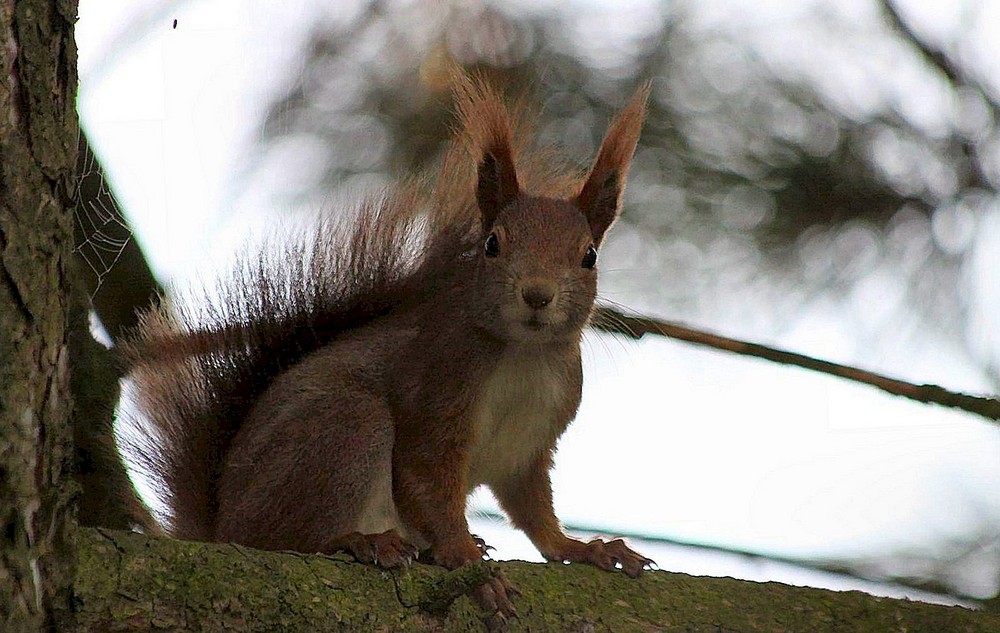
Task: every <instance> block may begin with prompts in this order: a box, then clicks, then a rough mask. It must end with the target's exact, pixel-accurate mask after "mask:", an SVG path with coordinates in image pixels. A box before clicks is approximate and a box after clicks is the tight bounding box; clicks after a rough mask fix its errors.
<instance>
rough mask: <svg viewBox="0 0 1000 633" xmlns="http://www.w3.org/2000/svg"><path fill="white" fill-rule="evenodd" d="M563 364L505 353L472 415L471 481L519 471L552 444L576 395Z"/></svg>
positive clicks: (494, 479)
mask: <svg viewBox="0 0 1000 633" xmlns="http://www.w3.org/2000/svg"><path fill="white" fill-rule="evenodd" d="M570 382H571V381H570V380H569V377H568V376H567V375H566V371H565V368H564V366H563V365H560V364H559V363H553V362H550V360H549V359H547V358H545V357H544V356H538V355H534V356H532V355H510V356H505V357H504V358H503V359H502V360H501V362H500V364H499V365H498V366H497V368H496V370H495V371H494V372H493V374H492V375H490V377H489V378H488V379H487V380H486V381H485V382H484V383H483V386H482V389H481V391H480V393H479V396H478V398H477V400H476V406H475V409H474V411H475V415H474V419H473V425H474V433H475V441H474V443H473V448H472V451H471V463H470V471H469V484H470V486H472V487H474V486H476V485H478V484H481V483H486V484H489V483H493V482H498V481H501V480H503V479H505V478H506V477H507V476H509V475H511V474H514V473H517V472H520V471H522V470H524V469H525V468H526V467H527V466H529V465H530V464H531V463H532V462H533V461H534V460H535V458H537V457H538V456H539V455H540V454H541V452H542V451H543V450H545V449H546V448H548V447H549V446H551V445H552V444H553V443H554V442H555V440H556V438H557V436H558V434H559V433H560V432H561V431H562V429H563V428H564V425H565V423H566V420H562V419H560V416H565V415H566V411H567V401H568V400H569V399H571V398H573V397H574V396H575V395H576V394H575V393H574V392H573V390H572V387H571V386H570Z"/></svg>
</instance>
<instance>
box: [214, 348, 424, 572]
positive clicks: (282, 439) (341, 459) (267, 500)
mask: <svg viewBox="0 0 1000 633" xmlns="http://www.w3.org/2000/svg"><path fill="white" fill-rule="evenodd" d="M302 369H304V370H306V371H302V372H299V371H295V369H293V370H292V371H290V372H288V374H286V375H284V376H281V377H279V379H278V380H277V381H276V382H275V383H274V384H273V385H272V386H271V388H269V389H268V391H267V392H265V394H263V396H262V398H261V399H260V400H259V401H258V403H257V405H256V406H255V407H254V409H253V411H252V412H251V414H250V416H249V417H248V419H247V422H246V423H245V424H244V426H243V428H242V429H241V430H240V433H239V434H238V435H237V437H236V438H234V441H233V444H232V446H231V448H230V451H229V453H228V455H227V456H226V464H225V467H224V468H223V472H222V476H221V478H220V482H219V494H218V514H217V517H216V519H217V520H216V533H215V540H218V541H223V542H238V543H242V544H244V545H249V546H251V547H259V548H263V549H289V550H296V551H300V552H309V553H311V552H323V553H333V552H335V551H343V550H344V549H345V541H344V539H345V538H346V537H348V536H351V535H353V534H354V533H359V534H381V533H385V532H387V531H389V530H392V529H395V528H399V529H401V527H402V526H400V525H399V520H398V517H397V514H396V511H395V506H394V504H393V500H392V445H393V424H392V417H391V413H390V411H389V408H388V406H387V405H386V403H385V402H384V400H383V399H382V398H381V397H379V396H378V395H376V394H373V393H372V392H371V391H370V390H368V389H365V388H363V387H361V386H359V385H358V384H355V383H354V381H352V380H351V379H350V373H345V372H338V371H336V368H332V367H330V366H326V367H325V368H324V369H326V370H332V371H322V372H319V371H315V369H316V368H313V371H309V368H308V367H304V368H302ZM383 540H384V541H385V545H386V547H389V545H390V540H391V537H385V538H384V539H383ZM353 542H358V543H360V544H359V545H358V547H361V546H362V545H363V543H361V542H360V541H357V539H353V540H352V539H348V544H350V543H353ZM379 543H380V544H381V541H380V542H379ZM346 549H348V550H349V551H351V550H350V549H349V548H346ZM397 549H399V550H400V551H404V549H403V548H397ZM352 553H353V551H352Z"/></svg>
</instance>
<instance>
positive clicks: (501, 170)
mask: <svg viewBox="0 0 1000 633" xmlns="http://www.w3.org/2000/svg"><path fill="white" fill-rule="evenodd" d="M477 174H478V176H477V180H476V202H477V203H478V204H479V212H480V214H481V215H482V222H483V228H484V229H488V228H489V227H491V226H493V223H494V222H495V221H496V219H497V215H499V213H500V210H501V209H503V208H504V207H505V206H507V205H508V204H510V203H511V202H513V201H514V199H515V198H516V197H517V194H518V191H519V190H520V187H519V185H518V183H517V174H516V173H515V171H514V161H513V158H512V157H511V155H510V148H509V147H499V148H493V149H492V150H486V152H485V153H484V154H483V159H482V160H481V161H480V162H479V169H478V172H477Z"/></svg>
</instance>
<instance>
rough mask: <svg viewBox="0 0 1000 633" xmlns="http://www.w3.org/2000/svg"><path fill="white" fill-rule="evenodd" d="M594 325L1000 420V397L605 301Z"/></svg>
mask: <svg viewBox="0 0 1000 633" xmlns="http://www.w3.org/2000/svg"><path fill="white" fill-rule="evenodd" d="M591 327H593V328H594V329H597V330H601V331H604V332H612V333H614V334H621V335H623V336H627V337H629V338H633V339H640V338H642V337H643V336H644V335H646V334H656V335H659V336H666V337H669V338H672V339H677V340H680V341H687V342H689V343H694V344H696V345H704V346H706V347H711V348H714V349H719V350H724V351H727V352H732V353H734V354H742V355H744V356H754V357H756V358H762V359H764V360H769V361H771V362H775V363H781V364H784V365H795V366H796V367H802V368H803V369H810V370H812V371H818V372H821V373H824V374H830V375H833V376H838V377H840V378H846V379H847V380H853V381H855V382H860V383H864V384H866V385H872V386H873V387H878V388H879V389H881V390H883V391H886V392H888V393H891V394H893V395H895V396H902V397H904V398H909V399H910V400H916V401H918V402H923V403H934V404H939V405H942V406H946V407H954V408H956V409H961V410H963V411H967V412H969V413H975V414H976V415H980V416H982V417H984V418H987V419H990V420H993V421H997V420H1000V400H997V399H996V398H993V397H987V396H971V395H968V394H964V393H958V392H955V391H950V390H948V389H945V388H944V387H940V386H938V385H926V384H925V385H915V384H913V383H910V382H906V381H904V380H898V379H896V378H889V377H888V376H883V375H881V374H876V373H875V372H871V371H867V370H864V369H858V368H857V367H851V366H849V365H840V364H838V363H833V362H830V361H827V360H820V359H817V358H813V357H811V356H806V355H805V354H797V353H795V352H789V351H786V350H781V349H777V348H774V347H768V346H767V345H761V344H759V343H750V342H747V341H741V340H739V339H735V338H729V337H727V336H720V335H718V334H712V333H710V332H705V331H704V330H696V329H694V328H691V327H688V326H686V325H681V324H680V323H673V322H669V321H660V320H658V319H652V318H649V317H644V316H629V315H627V314H624V313H622V312H619V311H618V310H615V309H614V308H611V307H608V306H606V305H602V306H598V307H597V309H596V310H595V312H594V318H593V320H592V323H591Z"/></svg>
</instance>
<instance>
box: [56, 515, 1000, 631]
mask: <svg viewBox="0 0 1000 633" xmlns="http://www.w3.org/2000/svg"><path fill="white" fill-rule="evenodd" d="M79 559H80V564H79V567H78V571H77V577H76V593H75V607H76V609H77V621H78V628H77V631H78V632H80V633H84V632H88V633H89V632H91V631H95V632H96V631H100V632H102V633H103V632H115V631H148V630H156V631H222V630H225V631H236V632H241V631H280V630H287V631H318V632H322V631H364V632H378V631H400V632H407V631H413V632H417V631H420V632H422V631H484V630H485V629H484V628H483V625H482V624H481V622H480V621H479V614H478V613H477V611H476V609H475V608H474V607H473V605H472V603H471V602H470V601H469V599H468V598H467V597H465V596H464V595H461V596H460V597H458V598H457V599H456V600H455V601H454V602H453V603H452V604H451V608H450V609H448V610H447V613H446V614H444V615H434V614H433V613H431V612H432V611H436V612H438V613H440V611H441V605H442V600H444V601H445V603H446V602H447V596H449V595H454V594H456V593H458V594H461V593H462V592H461V591H458V592H456V591H455V587H456V586H458V587H460V586H462V585H463V584H465V585H467V586H468V585H473V586H474V585H475V584H476V583H477V582H482V578H483V575H482V573H483V572H482V570H478V569H475V568H473V569H471V570H458V571H456V572H445V571H444V570H443V569H440V568H436V567H429V566H426V565H420V564H414V565H413V566H412V567H411V568H410V569H409V570H405V571H397V572H391V573H390V572H383V571H380V570H378V569H375V568H373V567H368V566H364V565H358V564H356V563H351V562H348V560H347V559H346V557H340V556H332V557H327V556H305V555H301V554H295V553H284V552H262V551H257V550H252V549H249V548H245V547H240V546H235V545H220V544H205V543H191V542H184V541H176V540H170V539H162V538H159V539H154V538H148V537H145V536H142V535H140V534H135V533H127V532H116V531H108V530H93V529H82V530H81V534H80V554H79ZM501 567H502V569H503V571H504V573H505V574H507V576H508V577H509V578H510V579H511V580H512V581H513V582H514V583H515V584H516V585H517V586H518V588H519V589H520V590H521V591H522V593H523V595H522V596H521V597H520V598H518V599H517V601H516V604H517V609H518V611H519V614H520V617H519V619H518V620H517V621H515V622H514V623H513V624H512V625H511V627H510V630H511V631H534V632H539V631H559V632H566V631H575V632H579V633H583V632H592V633H599V632H609V633H610V632H615V633H627V632H629V631H665V632H677V633H680V632H684V633H696V632H700V631H704V632H706V633H708V632H711V633H736V632H737V631H738V632H740V633H754V632H767V633H786V632H792V631H796V632H804V631H808V632H810V633H832V632H834V631H836V632H837V633H847V632H857V633H867V632H872V633H874V632H878V633H904V632H907V633H917V632H924V633H943V632H945V631H947V632H949V633H980V632H981V633H987V632H994V633H995V632H996V631H1000V614H995V613H982V612H975V611H970V610H967V609H962V608H959V607H944V606H938V605H929V604H923V603H918V602H908V601H905V600H893V599H889V598H875V597H872V596H869V595H867V594H863V593H860V592H856V591H854V592H834V591H827V590H822V589H806V588H801V587H791V586H788V585H782V584H778V583H755V582H748V581H740V580H733V579H732V578H700V577H694V576H687V575H684V574H674V573H667V572H662V571H658V572H651V573H646V574H644V575H643V576H642V577H641V578H639V579H638V580H632V579H630V578H626V577H625V576H624V575H622V574H610V573H607V572H604V571H601V570H599V569H596V568H593V567H589V566H584V565H568V566H565V565H555V564H548V565H540V564H533V563H503V564H502V565H501ZM487 573H488V572H487ZM421 605H424V606H423V608H421Z"/></svg>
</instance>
